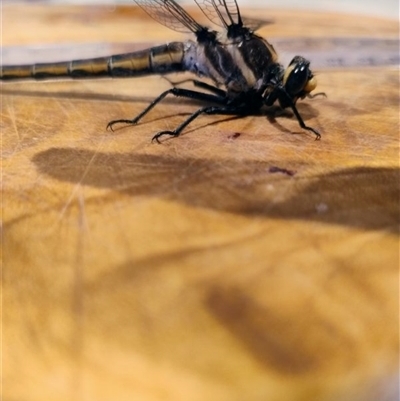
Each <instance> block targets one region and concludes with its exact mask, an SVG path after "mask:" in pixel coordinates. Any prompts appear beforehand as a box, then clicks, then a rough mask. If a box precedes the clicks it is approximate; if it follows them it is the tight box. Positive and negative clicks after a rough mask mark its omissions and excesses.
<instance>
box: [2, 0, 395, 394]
mask: <svg viewBox="0 0 400 401" xmlns="http://www.w3.org/2000/svg"><path fill="white" fill-rule="evenodd" d="M24 7H25V8H21V7H18V6H17V7H16V6H8V7H6V6H4V7H3V21H2V22H3V45H9V46H13V45H27V44H30V43H31V44H34V43H47V44H51V43H56V44H57V43H60V44H61V43H75V42H76V43H83V42H96V41H101V40H106V41H110V42H117V41H133V42H135V41H136V42H143V41H155V42H159V43H163V42H165V41H167V40H176V39H182V36H181V35H179V34H178V33H176V32H173V31H169V30H167V29H163V28H162V27H161V26H158V25H157V24H155V23H154V24H153V23H152V22H151V21H150V20H148V19H146V17H144V16H143V14H141V13H139V12H138V11H137V10H134V9H127V8H120V9H117V10H115V11H113V10H112V9H110V8H87V7H86V8H79V7H76V8H75V7H71V8H68V7H58V8H55V7H54V8H53V7H40V6H24ZM249 14H250V15H252V14H251V12H249ZM253 15H254V14H253ZM266 15H268V17H272V18H273V19H274V20H275V24H274V25H270V26H268V27H266V28H263V30H262V31H261V33H262V34H263V35H265V36H267V37H269V38H270V39H271V42H273V38H274V37H284V36H286V37H293V38H296V37H297V36H299V35H301V36H310V37H324V36H325V35H330V36H338V37H346V35H347V36H348V37H356V36H379V37H386V38H393V37H397V23H396V21H393V22H391V21H384V20H378V19H373V18H369V19H368V18H364V19H362V18H356V19H354V17H350V16H340V15H335V14H329V15H326V16H325V15H323V14H311V13H304V14H301V13H298V12H297V13H296V14H291V13H288V12H286V13H285V12H279V11H274V12H268V13H267V12H266ZM278 50H279V49H278ZM60 56H62V55H60ZM318 81H319V89H320V90H321V91H325V92H327V93H328V98H327V99H321V98H317V99H314V100H312V101H307V102H304V103H302V104H300V105H299V110H300V112H301V113H302V115H303V116H304V117H305V119H306V121H307V123H308V124H309V125H311V126H313V127H316V128H318V129H320V130H321V133H322V140H321V141H314V136H313V135H310V134H307V133H305V132H302V131H301V130H300V129H299V128H298V125H297V122H296V121H295V120H294V119H293V118H291V117H290V116H289V117H288V116H286V117H285V116H283V117H277V118H276V119H275V120H273V119H271V118H269V119H268V118H266V117H263V116H259V117H248V118H243V119H234V120H232V119H227V118H226V117H218V116H206V117H202V118H199V119H198V120H197V121H196V122H195V123H193V124H192V125H191V126H190V128H189V129H187V130H186V131H185V134H184V135H182V136H181V137H180V138H178V139H175V140H167V141H165V142H164V143H163V144H162V145H157V144H151V143H150V138H151V136H152V134H153V133H155V132H157V131H158V130H162V129H165V128H173V127H175V126H176V125H177V124H179V122H180V121H182V119H183V118H184V117H185V116H186V115H187V113H190V112H191V111H193V110H194V108H195V107H196V106H197V105H195V104H192V103H190V102H188V101H178V100H172V99H171V100H169V101H168V100H166V101H165V102H164V103H163V105H162V106H160V107H158V108H156V109H155V110H154V111H153V112H152V113H151V115H149V116H148V117H147V118H146V119H145V121H144V122H143V124H141V125H139V126H137V127H135V128H125V129H121V130H118V131H117V132H115V133H110V132H107V131H106V130H105V126H106V124H107V122H108V121H109V120H112V119H115V118H125V117H130V116H134V115H136V114H137V113H138V112H139V111H140V110H142V109H143V107H145V105H146V104H148V102H149V100H151V99H152V98H153V97H154V96H155V95H157V94H158V93H159V92H160V91H161V90H162V89H163V88H167V87H168V83H167V82H165V81H164V80H162V79H160V78H158V77H153V78H146V79H140V80H114V81H113V80H101V81H85V82H69V81H65V82H56V83H54V82H53V83H30V82H25V83H13V84H11V83H10V84H7V85H2V86H1V88H2V114H1V115H2V121H1V124H2V136H3V139H2V156H3V160H2V166H3V168H2V183H3V238H2V240H3V247H2V252H3V302H2V313H3V343H2V352H3V355H2V361H3V364H2V366H3V372H2V373H3V380H2V384H3V397H4V398H3V399H4V400H7V401H16V400H18V401H20V400H24V401H31V400H32V401H33V400H76V401H79V400H96V401H100V400H118V401H122V400H130V401H131V400H135V401H147V400H151V401H158V400H160V401H161V400H163V401H164V400H166V401H169V400H171V401H180V400H181V401H203V400H215V401H242V400H244V401H261V400H263V401H264V400H268V401H286V400H304V401H308V400H315V401H325V400H326V401H331V400H336V401H337V400H340V401H376V400H385V401H395V400H397V399H398V376H397V375H398V334H399V333H398V296H399V291H398V267H399V237H398V234H399V231H398V224H399V153H398V151H399V143H398V139H399V116H398V112H399V110H398V104H399V98H398V88H399V86H398V85H399V82H398V71H397V70H396V69H395V68H391V67H377V68H365V69H360V68H354V69H348V70H340V69H336V70H321V71H318ZM237 134H240V135H237Z"/></svg>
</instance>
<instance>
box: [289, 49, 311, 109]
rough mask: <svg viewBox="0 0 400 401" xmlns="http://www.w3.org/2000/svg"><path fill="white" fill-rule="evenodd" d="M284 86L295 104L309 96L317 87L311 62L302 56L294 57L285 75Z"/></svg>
mask: <svg viewBox="0 0 400 401" xmlns="http://www.w3.org/2000/svg"><path fill="white" fill-rule="evenodd" d="M283 86H284V88H285V90H286V93H287V94H288V95H289V96H290V98H291V99H292V100H293V102H294V103H296V101H297V99H299V98H300V99H303V98H304V97H306V96H307V95H309V94H310V92H311V91H313V90H314V89H315V88H316V86H317V80H316V78H315V77H314V75H313V73H312V72H311V70H310V62H309V61H308V60H306V59H305V58H304V57H301V56H296V57H294V58H293V60H292V61H291V62H290V64H289V66H288V67H287V68H286V70H285V72H284V74H283Z"/></svg>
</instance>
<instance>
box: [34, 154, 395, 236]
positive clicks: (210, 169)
mask: <svg viewBox="0 0 400 401" xmlns="http://www.w3.org/2000/svg"><path fill="white" fill-rule="evenodd" d="M33 162H34V163H35V164H36V166H37V168H38V170H39V171H40V172H41V173H43V174H45V175H47V176H50V177H52V178H54V179H56V180H60V181H63V182H70V183H73V184H76V183H80V184H81V185H87V186H91V187H95V188H107V189H110V190H115V191H120V192H121V193H124V194H127V195H130V196H153V197H159V198H163V199H167V200H171V201H175V202H182V203H184V204H188V205H191V206H194V207H199V208H208V209H215V210H221V211H224V212H230V213H237V214H242V215H248V216H252V215H253V216H265V217H270V218H279V219H300V220H310V221H318V222H325V223H330V224H332V223H333V224H340V225H347V226H352V227H359V228H367V229H385V230H388V231H392V232H398V229H399V228H398V222H399V198H400V192H399V185H398V183H399V169H396V168H372V167H352V168H347V169H341V170H337V171H333V172H323V174H321V175H315V176H311V177H310V175H309V174H307V176H301V175H300V174H296V171H297V170H298V169H301V170H302V171H303V170H306V169H307V171H308V172H309V171H310V169H312V166H309V165H303V166H300V165H299V163H298V162H293V163H291V162H287V161H286V162H282V161H276V160H266V161H254V160H250V161H246V162H244V161H243V160H233V159H231V160H207V159H195V158H191V157H168V156H160V155H143V154H130V153H126V154H121V153H101V152H93V151H91V150H85V149H69V148H51V149H48V150H45V151H43V152H40V153H38V154H36V155H35V156H34V157H33ZM88 166H90V167H89V168H88ZM285 171H291V172H292V173H293V174H290V175H288V174H285ZM320 171H321V170H318V172H320Z"/></svg>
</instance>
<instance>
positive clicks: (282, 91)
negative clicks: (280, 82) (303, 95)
mask: <svg viewBox="0 0 400 401" xmlns="http://www.w3.org/2000/svg"><path fill="white" fill-rule="evenodd" d="M280 96H282V97H284V98H285V100H286V102H285V103H287V104H288V105H289V106H290V108H291V109H292V111H293V113H294V115H295V116H296V118H297V121H298V122H299V125H300V127H301V128H303V129H306V130H308V131H311V132H313V133H314V134H315V136H316V137H315V140H316V141H318V140H319V139H321V134H320V133H319V132H318V131H317V130H316V129H314V128H312V127H309V126H308V125H306V124H305V122H304V120H303V118H302V117H301V115H300V113H299V112H298V110H297V107H296V104H295V103H294V102H293V100H292V99H291V97H290V96H289V95H288V93H287V92H286V90H285V89H283V88H280V89H279V95H278V97H280Z"/></svg>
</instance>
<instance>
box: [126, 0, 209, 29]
mask: <svg viewBox="0 0 400 401" xmlns="http://www.w3.org/2000/svg"><path fill="white" fill-rule="evenodd" d="M133 1H134V2H135V3H136V4H137V5H138V6H139V7H141V8H142V9H143V10H144V11H145V12H146V13H147V14H148V15H150V17H152V18H153V19H155V20H156V21H157V22H159V23H160V24H162V25H165V26H166V27H167V28H170V29H173V30H174V31H178V32H184V33H187V32H194V33H197V32H200V31H201V30H203V29H204V28H203V27H202V26H201V25H200V24H198V23H197V22H196V21H195V20H194V19H193V18H192V17H191V16H190V15H189V14H188V13H187V12H186V11H185V10H184V9H183V8H182V7H181V6H180V5H179V4H178V3H176V2H175V1H174V0H133Z"/></svg>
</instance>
